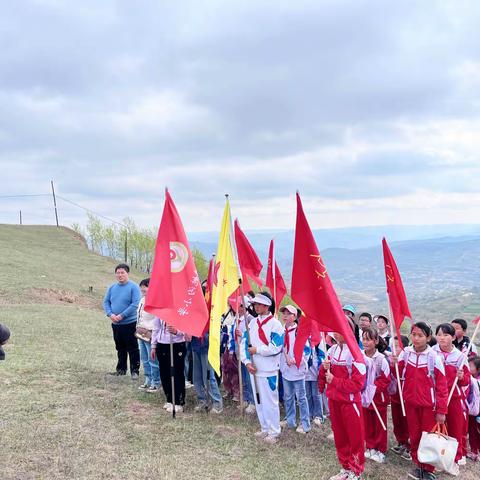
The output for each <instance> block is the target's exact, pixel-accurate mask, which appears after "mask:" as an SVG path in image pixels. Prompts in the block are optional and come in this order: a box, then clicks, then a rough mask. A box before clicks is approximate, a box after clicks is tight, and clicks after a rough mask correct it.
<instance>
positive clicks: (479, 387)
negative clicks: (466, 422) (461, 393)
mask: <svg viewBox="0 0 480 480" xmlns="http://www.w3.org/2000/svg"><path fill="white" fill-rule="evenodd" d="M467 405H468V414H469V415H472V416H474V417H477V416H478V415H480V382H479V380H477V379H476V378H472V381H471V383H470V389H469V392H468V395H467Z"/></svg>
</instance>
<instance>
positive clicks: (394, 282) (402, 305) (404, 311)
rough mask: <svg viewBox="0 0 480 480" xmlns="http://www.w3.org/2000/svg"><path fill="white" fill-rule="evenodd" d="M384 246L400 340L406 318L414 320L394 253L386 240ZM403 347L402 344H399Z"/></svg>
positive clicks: (390, 298) (388, 285)
mask: <svg viewBox="0 0 480 480" xmlns="http://www.w3.org/2000/svg"><path fill="white" fill-rule="evenodd" d="M382 246H383V262H384V264H385V281H386V283H387V294H388V299H389V302H390V309H391V314H392V316H393V319H390V321H393V322H394V325H395V331H396V335H397V337H398V338H400V335H401V331H400V328H401V326H402V323H403V321H404V320H405V317H408V318H412V314H411V313H410V309H409V307H408V302H407V296H406V295H405V289H404V288H403V283H402V277H401V276H400V272H399V271H398V268H397V264H396V263H395V259H394V258H393V255H392V252H391V251H390V248H389V247H388V244H387V241H386V240H385V238H384V239H383V240H382ZM399 343H400V345H401V342H399Z"/></svg>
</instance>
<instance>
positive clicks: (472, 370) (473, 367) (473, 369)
mask: <svg viewBox="0 0 480 480" xmlns="http://www.w3.org/2000/svg"><path fill="white" fill-rule="evenodd" d="M468 366H469V368H470V374H471V375H472V376H473V377H476V376H477V375H478V370H477V369H476V367H475V364H474V363H473V362H468Z"/></svg>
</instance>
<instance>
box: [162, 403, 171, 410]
mask: <svg viewBox="0 0 480 480" xmlns="http://www.w3.org/2000/svg"><path fill="white" fill-rule="evenodd" d="M171 406H172V404H171V403H168V402H167V403H165V404H164V405H163V409H164V410H168V409H169V408H170V407H171Z"/></svg>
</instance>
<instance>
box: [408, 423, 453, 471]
mask: <svg viewBox="0 0 480 480" xmlns="http://www.w3.org/2000/svg"><path fill="white" fill-rule="evenodd" d="M457 449H458V442H457V440H456V439H455V438H453V437H449V436H448V432H447V427H446V426H445V424H442V425H440V424H438V423H437V424H436V425H435V427H433V430H432V431H431V432H422V438H421V439H420V444H419V445H418V452H417V455H418V460H419V461H420V462H422V463H428V464H429V465H432V466H434V467H435V468H436V469H437V470H443V471H444V472H447V473H450V474H451V475H455V476H456V475H458V465H457V464H456V463H455V455H456V454H457Z"/></svg>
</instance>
